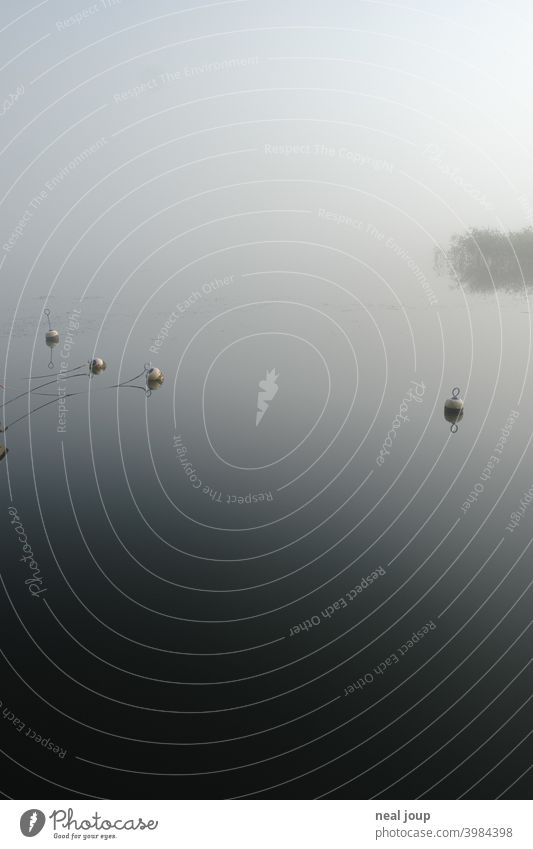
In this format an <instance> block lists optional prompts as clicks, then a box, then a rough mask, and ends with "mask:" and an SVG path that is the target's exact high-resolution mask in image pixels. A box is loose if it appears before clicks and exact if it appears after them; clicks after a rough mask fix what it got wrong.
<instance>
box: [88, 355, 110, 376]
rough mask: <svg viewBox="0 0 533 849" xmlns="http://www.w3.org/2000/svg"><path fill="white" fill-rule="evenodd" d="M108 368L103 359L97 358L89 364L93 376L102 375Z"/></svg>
mask: <svg viewBox="0 0 533 849" xmlns="http://www.w3.org/2000/svg"><path fill="white" fill-rule="evenodd" d="M106 368H107V363H106V361H105V360H103V359H102V358H101V357H95V358H94V359H93V360H91V362H90V363H89V369H90V370H91V373H92V374H101V373H102V372H103V371H105V370H106Z"/></svg>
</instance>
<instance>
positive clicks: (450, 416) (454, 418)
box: [444, 386, 465, 433]
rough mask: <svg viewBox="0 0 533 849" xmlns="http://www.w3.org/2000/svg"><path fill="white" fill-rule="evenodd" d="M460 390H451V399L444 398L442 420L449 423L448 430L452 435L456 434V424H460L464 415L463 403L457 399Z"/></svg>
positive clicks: (457, 388)
mask: <svg viewBox="0 0 533 849" xmlns="http://www.w3.org/2000/svg"><path fill="white" fill-rule="evenodd" d="M460 392H461V390H460V389H459V387H458V386H455V387H454V388H453V389H452V397H451V398H446V401H445V402H444V418H445V419H446V421H447V422H450V423H451V427H450V430H451V432H452V433H457V430H458V427H457V422H460V421H461V419H462V418H463V415H464V405H465V402H464V401H463V399H462V398H460V397H459V395H460Z"/></svg>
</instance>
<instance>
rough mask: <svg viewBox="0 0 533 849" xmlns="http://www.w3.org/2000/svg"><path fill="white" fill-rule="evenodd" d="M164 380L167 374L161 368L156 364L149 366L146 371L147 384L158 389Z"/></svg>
mask: <svg viewBox="0 0 533 849" xmlns="http://www.w3.org/2000/svg"><path fill="white" fill-rule="evenodd" d="M164 380H165V375H164V374H163V372H162V371H161V369H160V368H157V367H155V366H154V367H153V368H149V369H148V371H147V372H146V385H147V386H148V387H149V388H150V389H157V388H158V387H159V386H161V384H162V383H163V381H164Z"/></svg>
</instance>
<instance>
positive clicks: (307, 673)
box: [0, 252, 533, 798]
mask: <svg viewBox="0 0 533 849" xmlns="http://www.w3.org/2000/svg"><path fill="white" fill-rule="evenodd" d="M248 259H249V257H248V256H247V255H246V254H244V255H243V256H242V257H241V258H240V261H239V262H234V264H233V266H232V267H229V268H228V269H227V274H226V276H227V277H231V275H233V279H231V280H230V282H229V283H227V284H225V285H223V286H221V287H219V288H218V289H211V288H210V287H209V286H206V290H205V291H203V290H202V286H203V285H204V284H208V283H209V282H210V281H212V280H213V279H214V275H209V274H206V275H202V274H201V272H199V271H197V272H195V274H194V275H193V277H192V278H190V279H189V280H187V281H180V282H179V283H177V284H173V286H172V288H171V289H169V288H168V287H167V289H166V290H165V292H164V295H161V296H160V297H159V298H158V299H157V303H155V302H153V303H149V304H147V305H146V306H144V307H143V308H142V309H141V310H140V311H139V312H138V313H135V314H133V313H132V312H130V313H127V312H126V311H125V310H123V309H121V305H120V303H119V301H116V302H115V303H114V304H111V299H110V298H106V297H105V296H102V297H98V298H93V299H91V298H88V299H86V300H84V301H81V302H80V300H76V301H71V300H68V299H62V298H61V297H58V298H55V299H54V298H52V299H51V300H50V302H49V306H50V308H51V309H52V317H53V319H54V322H55V325H57V327H58V329H59V330H60V332H61V336H62V342H61V343H60V345H59V346H58V347H57V348H56V349H54V351H53V357H54V360H55V363H56V366H60V365H61V363H62V362H65V363H66V365H67V366H68V367H74V366H77V365H78V364H79V363H83V362H84V361H85V360H87V359H88V358H89V357H91V356H92V355H93V354H97V355H99V356H103V357H104V358H105V359H106V361H107V363H108V367H107V370H106V371H105V372H104V373H102V374H101V375H98V376H94V377H92V378H91V379H89V378H88V376H87V375H86V374H85V372H84V373H83V374H82V376H79V377H75V378H74V379H70V380H68V381H64V385H67V384H68V387H69V388H68V391H69V392H70V391H72V392H74V391H77V392H80V393H84V394H80V395H77V396H75V397H71V398H67V399H66V401H65V403H66V405H67V407H68V411H67V412H66V413H65V415H64V419H63V420H62V422H61V423H60V422H59V418H58V408H57V405H56V404H55V403H53V404H51V405H49V406H48V407H47V408H45V409H42V410H40V411H38V412H36V413H35V414H34V415H32V416H31V417H30V418H29V419H28V420H26V421H23V422H20V423H18V424H14V425H13V427H12V430H8V432H7V434H5V436H4V439H5V442H6V444H7V446H8V448H9V454H8V456H7V460H4V461H3V463H2V468H1V477H0V485H1V487H2V503H3V504H4V508H3V510H4V519H3V525H4V532H3V538H4V540H5V542H4V552H5V554H6V557H5V558H3V568H2V581H3V585H4V592H3V593H2V601H1V605H2V616H1V623H2V625H1V627H2V646H3V651H2V653H3V658H4V664H3V668H4V674H3V685H2V694H1V699H2V702H3V709H5V708H7V709H8V712H7V716H6V718H5V719H4V722H3V725H2V736H3V741H4V742H3V750H4V753H5V757H7V758H8V759H9V763H10V767H9V770H10V782H9V788H10V790H9V795H14V794H15V792H18V790H17V788H20V793H21V794H24V795H25V796H26V797H31V796H32V795H33V796H35V795H36V794H40V795H41V796H43V794H46V795H48V796H49V797H51V798H53V797H54V796H57V795H58V794H60V795H62V796H63V797H64V795H65V793H66V792H68V795H79V796H98V797H117V796H120V797H122V798H129V797H131V798H137V797H138V798H146V797H150V796H153V797H157V798H175V797H227V796H243V795H244V796H248V795H251V796H262V797H268V796H275V797H310V796H312V797H314V796H320V795H329V796H332V797H336V798H342V797H354V796H355V797H362V798H366V797H370V796H373V795H381V796H385V797H386V796H389V797H394V798H412V797H415V796H419V795H422V796H425V797H433V798H439V797H440V798H447V797H450V798H455V797H457V796H462V795H465V796H466V797H471V798H475V797H479V798H487V797H494V796H497V795H499V794H504V795H507V796H508V797H521V796H523V795H525V794H526V793H527V792H528V791H527V787H528V777H527V774H526V770H527V768H528V766H529V763H530V742H529V738H528V736H527V735H528V727H529V724H530V722H529V716H530V708H529V699H530V698H531V697H530V691H531V669H530V666H529V664H530V644H531V634H530V622H531V616H530V604H531V598H532V592H531V589H530V584H531V570H530V562H531V557H530V553H529V545H530V542H531V535H530V533H529V525H530V522H531V516H533V512H532V513H531V515H530V514H529V512H528V506H529V505H528V502H529V496H528V500H527V502H526V501H524V500H523V496H524V493H525V492H526V491H527V490H529V488H530V487H531V485H532V484H533V472H532V470H531V466H530V463H529V462H528V458H529V457H530V453H531V452H530V447H529V443H530V440H531V426H530V422H531V418H532V417H531V413H532V409H531V406H532V405H531V400H530V398H531V375H530V372H529V344H530V343H529V327H530V318H529V314H528V312H527V309H528V304H527V301H525V300H518V299H516V298H503V299H502V298H500V299H499V300H498V299H495V298H492V299H486V300H482V299H479V298H470V299H468V300H466V299H464V298H463V296H462V294H461V293H460V292H458V291H455V292H449V291H448V290H447V288H446V286H445V284H442V283H440V284H439V283H438V282H436V283H435V284H434V285H435V286H436V287H438V286H439V285H440V286H441V288H440V290H439V294H440V295H441V302H440V303H439V304H437V305H433V306H432V305H428V304H427V303H426V302H425V301H424V299H425V295H424V294H423V293H417V296H416V297H414V298H413V301H412V303H411V304H410V305H409V306H408V307H407V308H403V307H399V306H398V304H397V303H396V302H395V299H394V297H392V296H390V295H387V294H386V293H384V294H383V296H382V297H381V298H380V295H379V293H377V292H376V295H375V297H374V300H371V299H369V298H368V297H367V298H365V303H363V302H362V299H359V298H358V295H357V292H358V283H357V279H354V278H353V276H352V279H350V271H349V269H342V268H341V270H340V273H339V274H338V275H337V280H336V281H335V282H336V283H338V284H339V285H338V286H337V285H334V284H333V283H330V282H328V281H327V280H325V279H322V271H323V269H321V268H320V262H318V258H317V257H316V256H315V257H313V256H311V257H309V264H310V265H314V270H313V271H311V270H310V271H309V274H308V275H305V274H304V273H300V274H295V273H293V271H292V270H291V269H290V267H288V268H287V269H286V270H285V271H276V270H273V272H272V273H268V274H256V275H254V274H252V275H251V276H248V275H249V274H250V270H249V269H250V267H251V264H249V263H248ZM287 259H288V260H290V252H287ZM343 274H344V275H345V277H346V279H343ZM224 276H225V275H223V274H219V275H218V279H219V280H221V279H223V278H224ZM340 287H342V288H340ZM194 292H196V293H198V292H199V293H200V295H199V296H198V297H196V296H194V298H193V301H194V302H192V303H190V304H189V305H188V306H186V307H185V308H184V311H183V312H180V311H179V310H178V313H179V318H178V320H177V321H175V323H174V324H173V325H172V326H171V327H170V329H169V333H168V336H167V337H165V338H164V339H163V342H162V344H160V345H158V346H157V347H156V346H155V339H156V338H157V336H158V333H159V332H160V329H161V328H162V327H164V325H165V322H166V321H167V319H168V317H169V315H170V314H171V313H172V311H173V310H174V309H175V307H176V304H177V303H178V302H179V303H181V304H182V305H183V303H184V302H185V301H186V299H190V297H191V293H194ZM42 307H43V302H42V301H40V300H38V299H33V300H28V301H27V302H26V304H25V305H24V307H23V309H22V312H20V313H19V316H18V319H17V324H16V325H15V328H14V332H13V334H12V336H11V338H10V339H9V354H8V357H7V360H6V361H7V364H8V368H7V375H6V384H7V385H8V386H9V388H10V391H8V392H6V398H9V397H12V396H13V395H14V394H16V392H15V390H18V391H23V388H24V385H25V384H24V381H23V380H22V379H21V378H23V377H24V376H25V375H27V374H30V373H33V374H46V373H47V362H48V356H49V350H48V349H47V348H46V347H45V345H44V342H43V336H44V329H45V327H46V325H45V324H43V322H42V320H41V310H42ZM74 308H76V309H79V310H80V314H79V328H77V329H72V331H71V333H72V342H71V347H70V351H68V354H69V356H68V357H66V356H64V355H65V354H66V353H67V350H66V349H65V348H64V347H63V346H64V340H65V339H66V338H67V332H68V328H69V318H68V316H72V315H75V314H74V313H73V312H72V310H73V309H74ZM108 308H109V309H108ZM76 315H77V314H76ZM71 326H72V325H71ZM7 331H9V328H7ZM150 347H155V350H156V351H157V353H154V351H150ZM62 354H63V356H62ZM150 360H151V361H152V363H153V364H154V365H158V366H160V367H161V368H162V369H163V370H164V373H165V382H164V384H163V386H162V387H161V389H159V390H158V391H154V392H153V393H152V395H151V397H146V395H145V392H144V390H143V389H142V388H141V389H131V388H123V389H120V390H117V389H113V388H109V387H110V386H111V385H112V384H115V383H117V382H120V381H121V380H126V379H129V378H131V377H132V376H134V375H136V374H138V373H139V372H141V371H142V370H143V365H144V363H145V362H148V361H150ZM519 363H520V364H521V365H518V364H519ZM272 369H274V370H275V374H276V382H277V385H278V391H277V393H276V394H275V396H274V397H273V399H272V400H271V401H270V403H269V406H268V408H267V410H266V412H265V414H264V416H263V418H262V419H261V421H260V423H259V424H258V425H256V407H257V394H258V382H259V381H260V380H263V379H264V378H265V377H266V373H267V371H270V370H272ZM52 379H53V378H52ZM40 382H45V381H33V383H34V384H38V383H40ZM62 385H63V384H62ZM135 385H138V386H140V387H143V386H144V378H143V377H141V378H139V379H138V380H137V381H136V383H135ZM454 385H459V386H460V388H461V392H462V395H463V397H464V399H465V413H464V418H463V420H462V421H460V422H459V427H458V431H457V433H455V434H452V433H451V432H450V424H449V423H448V422H446V421H445V420H444V415H443V404H444V399H445V398H446V397H448V396H449V394H450V391H451V388H452V387H453V386H454ZM41 391H46V392H50V391H51V392H57V386H56V385H52V386H51V387H47V388H46V389H43V390H41ZM48 400H51V399H50V398H48V397H40V396H33V400H31V401H30V402H31V407H32V408H33V407H36V406H38V405H39V404H40V403H45V402H46V401H48ZM27 409H28V398H27V397H25V398H22V399H20V400H19V401H17V402H15V403H13V404H10V405H9V406H8V407H7V408H6V409H5V412H4V419H5V420H6V421H7V422H8V423H9V421H13V420H14V419H15V418H16V417H17V416H20V415H24V413H25V412H26V411H27ZM400 411H401V412H402V416H403V418H398V417H397V416H398V414H399V413H400ZM395 418H396V428H393V422H394V420H395ZM509 421H510V422H511V425H510V426H509ZM398 422H399V425H398ZM58 425H60V427H63V428H64V429H63V430H60V431H59V432H58ZM506 426H507V429H506V430H505V433H507V434H508V436H507V439H506V441H505V440H501V437H502V428H506ZM389 431H395V434H396V435H395V436H394V433H393V434H392V436H390V438H389V442H388V443H387V442H386V439H387V434H388V433H389ZM499 440H500V441H499ZM383 446H385V448H387V446H388V449H387V450H388V451H389V453H388V454H387V453H382V455H381V456H382V457H383V458H384V462H381V463H378V462H376V458H377V457H378V456H379V454H380V450H381V449H382V448H383ZM496 448H497V450H496ZM491 457H492V458H493V459H492V461H491V460H490V458H491ZM494 458H496V459H494ZM489 462H491V464H492V467H491V468H490V469H488V470H487V464H488V463H489ZM189 463H190V465H187V464H189ZM484 470H485V471H484ZM187 471H188V472H190V475H188V474H187ZM482 475H484V477H481V476H482ZM480 484H482V486H483V490H482V491H479V490H480ZM476 485H477V490H478V492H476V491H475V489H474V487H476ZM472 492H474V497H471V500H470V502H468V497H469V493H472ZM521 498H522V500H523V505H525V508H524V506H522V513H523V515H521V518H520V520H519V522H518V524H515V526H514V527H512V528H511V529H507V530H506V526H508V524H509V521H510V516H511V513H513V512H515V513H516V512H517V510H518V511H520V509H521V508H520V499H521ZM465 503H468V508H467V507H466V504H465ZM11 504H12V505H13V506H14V507H15V508H16V510H17V515H18V517H19V518H20V521H21V523H22V525H23V526H24V532H25V533H26V535H27V538H28V541H29V544H30V545H31V549H32V552H33V555H34V557H35V560H36V561H37V562H38V566H39V570H40V572H39V574H40V576H41V581H40V583H39V584H38V589H39V590H45V591H44V592H39V594H38V595H37V597H35V598H34V597H32V595H31V589H30V588H29V587H28V585H27V584H26V585H25V580H26V579H27V578H28V576H29V575H30V574H31V572H30V569H29V568H28V566H27V564H25V563H21V562H20V560H19V557H20V556H22V554H23V552H22V551H21V545H19V542H18V540H17V534H16V533H15V530H14V528H13V527H12V526H11V525H10V523H11V516H10V514H8V507H9V506H10V505H11ZM19 533H20V531H19ZM364 579H368V580H367V581H365V580H364ZM36 589H37V587H36V586H35V585H34V590H36ZM302 623H303V624H302ZM414 632H419V635H418V636H415V637H414V639H411V640H410V638H411V637H412V635H413V633H414ZM409 640H410V642H408V641H409ZM376 670H377V671H376ZM365 676H366V678H365ZM357 682H359V684H358V685H357ZM356 685H357V686H356ZM9 712H11V713H13V714H14V715H15V717H16V718H19V719H20V720H21V722H24V723H25V727H24V728H21V730H20V731H18V727H20V724H19V725H18V726H17V723H16V719H15V720H13V719H10V713H9ZM29 728H32V729H34V730H35V731H36V732H37V734H39V735H41V737H43V738H44V739H45V741H46V740H47V739H48V738H50V739H51V740H52V742H53V743H54V744H57V745H58V746H59V747H60V752H59V753H55V754H54V752H53V751H49V750H47V749H43V747H42V746H41V745H39V744H38V743H37V742H35V740H34V739H32V732H28V729H29ZM64 750H66V752H65V751H64ZM522 773H524V777H523V778H520V776H521V774H522Z"/></svg>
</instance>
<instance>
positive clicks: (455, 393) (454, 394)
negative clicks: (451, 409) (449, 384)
mask: <svg viewBox="0 0 533 849" xmlns="http://www.w3.org/2000/svg"><path fill="white" fill-rule="evenodd" d="M460 392H461V390H460V389H459V387H458V386H454V387H453V389H452V398H458V397H459V394H460Z"/></svg>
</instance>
